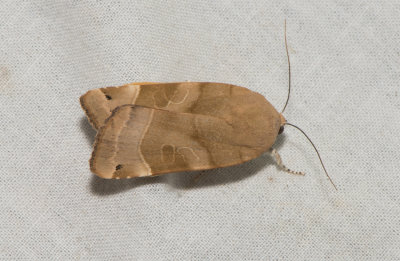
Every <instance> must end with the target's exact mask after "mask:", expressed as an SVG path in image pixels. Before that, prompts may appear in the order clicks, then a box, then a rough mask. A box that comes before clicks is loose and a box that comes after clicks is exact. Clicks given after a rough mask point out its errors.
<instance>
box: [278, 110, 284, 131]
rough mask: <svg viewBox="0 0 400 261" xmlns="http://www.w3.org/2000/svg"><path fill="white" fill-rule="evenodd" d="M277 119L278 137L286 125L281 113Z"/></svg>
mask: <svg viewBox="0 0 400 261" xmlns="http://www.w3.org/2000/svg"><path fill="white" fill-rule="evenodd" d="M279 117H280V127H279V132H278V135H279V134H281V133H282V132H283V131H284V129H285V128H284V126H285V124H286V119H285V117H284V116H283V114H282V113H281V114H279Z"/></svg>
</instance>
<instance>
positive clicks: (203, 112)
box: [81, 82, 286, 178]
mask: <svg viewBox="0 0 400 261" xmlns="http://www.w3.org/2000/svg"><path fill="white" fill-rule="evenodd" d="M126 104H131V105H126ZM81 105H82V107H83V109H84V110H85V112H86V113H87V116H88V118H89V120H90V122H92V124H93V125H94V127H95V128H98V129H99V132H98V134H97V137H96V142H95V146H94V151H93V155H92V158H91V160H90V166H91V170H92V171H93V172H94V173H96V174H97V175H98V176H100V177H102V178H130V177H141V176H153V175H159V174H163V173H168V172H179V171H190V170H205V169H212V168H218V167H226V166H232V165H236V164H240V163H243V162H245V161H248V160H251V159H254V158H256V157H258V156H260V155H261V154H262V153H264V152H266V151H268V149H269V148H271V146H272V145H273V143H274V142H275V139H276V137H277V136H278V133H279V130H280V128H281V127H283V125H284V124H285V123H286V120H285V118H284V117H283V116H282V114H280V113H278V112H277V111H276V109H275V108H274V107H273V106H272V105H271V104H270V103H269V102H268V101H267V100H266V99H265V98H264V96H262V95H261V94H259V93H256V92H253V91H250V90H249V89H246V88H243V87H239V86H236V85H231V84H224V83H207V82H180V83H162V84H128V85H125V86H120V87H109V88H104V89H97V90H91V91H89V92H87V93H86V94H85V95H83V96H82V97H81ZM121 105H124V106H121ZM115 108H116V109H115ZM105 118H107V120H105V121H104V119H105ZM102 122H103V124H102ZM101 125H103V126H101ZM99 127H100V128H99Z"/></svg>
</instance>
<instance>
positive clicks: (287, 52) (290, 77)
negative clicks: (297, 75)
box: [281, 19, 292, 113]
mask: <svg viewBox="0 0 400 261" xmlns="http://www.w3.org/2000/svg"><path fill="white" fill-rule="evenodd" d="M285 48H286V56H287V61H288V69H289V91H288V95H287V99H286V103H285V106H284V107H283V110H282V112H281V113H283V112H284V111H285V109H286V106H287V105H288V102H289V97H290V86H291V82H292V73H291V70H290V58H289V51H288V46H287V39H286V19H285Z"/></svg>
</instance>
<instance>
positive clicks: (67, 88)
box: [0, 0, 400, 260]
mask: <svg viewBox="0 0 400 261" xmlns="http://www.w3.org/2000/svg"><path fill="white" fill-rule="evenodd" d="M285 18H286V19H287V21H288V40H289V48H290V53H291V59H292V68H293V75H292V76H293V92H292V96H291V100H290V102H289V105H288V108H287V110H286V112H285V116H286V118H287V119H288V121H289V122H292V123H294V124H297V125H299V126H301V127H302V128H303V129H304V130H305V131H306V132H307V133H308V134H309V136H310V137H311V138H312V139H313V140H314V142H315V144H316V145H317V146H318V147H319V149H320V152H321V154H322V157H323V159H324V160H325V164H326V167H327V169H328V170H329V172H330V174H331V176H332V179H333V180H334V181H335V182H336V184H337V186H338V188H339V191H335V190H334V189H333V187H332V186H331V185H330V183H329V182H328V180H327V179H326V177H325V176H324V173H323V170H322V168H321V166H320V165H319V161H318V158H317V156H316V154H315V153H314V151H313V149H312V147H311V145H310V144H309V143H308V142H307V141H306V139H305V138H304V137H303V136H302V135H301V134H300V133H299V132H298V131H296V130H295V129H291V128H290V127H287V128H286V130H285V135H283V136H282V137H280V138H279V140H278V141H277V145H276V147H277V148H278V150H279V151H280V153H281V155H282V157H283V160H284V162H285V163H286V165H287V166H289V167H290V168H292V169H295V170H301V171H305V172H306V173H307V175H306V176H305V177H299V176H294V175H290V174H287V173H285V172H282V171H279V170H278V169H277V168H276V166H275V164H274V162H273V160H272V159H271V158H270V157H269V156H268V155H264V156H262V157H260V158H258V159H256V160H254V161H252V162H249V163H246V164H243V165H240V166H236V167H231V168H227V169H219V170H213V171H209V172H208V174H207V175H205V176H203V177H202V178H201V180H200V181H199V182H198V183H197V184H196V183H193V177H194V176H195V175H196V173H180V174H178V173H175V174H170V175H164V176H161V177H157V178H153V179H135V180H128V181H109V180H101V179H99V178H96V177H95V176H94V175H93V174H91V173H90V171H89V166H88V159H89V158H90V153H91V149H92V148H91V145H92V142H93V139H94V135H95V131H94V130H93V129H92V128H91V127H90V125H89V124H88V122H87V120H86V118H85V116H84V113H83V111H82V110H81V108H80V105H79V96H80V95H82V94H83V93H85V92H86V91H87V90H89V89H93V88H99V87H105V86H110V85H122V84H125V83H129V82H135V81H160V82H171V81H185V80H191V81H215V82H226V83H233V84H237V85H241V86H245V87H248V88H250V89H251V90H254V91H257V92H260V93H261V94H263V95H265V96H266V97H267V99H268V100H269V101H270V102H271V103H272V104H274V105H275V106H276V108H277V109H278V110H281V108H282V107H283V104H284V102H285V99H286V95H287V64H286V56H285V50H284V40H283V24H284V19H285ZM399 28H400V4H399V2H398V1H397V0H387V1H360V0H358V1H357V0H355V1H345V0H327V1H318V0H309V1H299V0H287V1H281V0H279V1H261V0H260V1H239V0H236V1H211V0H210V1H156V0H147V1H122V0H121V1H73V0H70V1H67V0H65V1H52V0H38V1H22V0H21V1H15V0H2V1H1V4H0V99H1V100H0V109H1V113H0V121H1V126H0V141H1V146H0V153H1V154H0V171H1V175H0V206H1V207H0V208H1V209H0V210H1V211H0V258H1V259H9V258H10V259H18V258H19V259H23V258H25V259H29V260H36V259H39V258H41V259H52V260H54V259H57V258H59V259H76V260H78V259H108V260H119V259H126V260H206V259H208V260H211V259H214V260H323V259H325V260H378V259H379V260H396V259H397V260H399V259H400V250H399V249H398V247H399V245H400V189H399V187H400V179H399V166H400V164H399V160H400V152H399V145H400V136H399V134H398V129H399V127H400V121H399V120H400V96H399V95H400V94H399V82H400V73H399V71H400V69H399V68H400V67H399V65H400V46H399V42H400V32H399Z"/></svg>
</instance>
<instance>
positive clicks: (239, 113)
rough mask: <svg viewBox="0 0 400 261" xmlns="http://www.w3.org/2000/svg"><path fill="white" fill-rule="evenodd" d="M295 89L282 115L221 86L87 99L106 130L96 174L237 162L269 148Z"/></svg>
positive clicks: (94, 119) (128, 88)
mask: <svg viewBox="0 0 400 261" xmlns="http://www.w3.org/2000/svg"><path fill="white" fill-rule="evenodd" d="M285 47H286V54H287V59H288V66H289V92H288V97H287V100H286V103H285V106H284V108H283V110H282V112H281V113H279V112H278V111H277V110H276V109H275V108H274V107H273V106H272V105H271V104H270V103H269V102H268V101H267V100H266V99H265V98H264V96H262V95H261V94H259V93H256V92H253V91H250V90H249V89H246V88H244V87H240V86H236V85H232V84H225V83H213V82H177V83H153V82H142V83H132V84H127V85H123V86H119V87H107V88H101V89H95V90H90V91H88V92H87V93H86V94H84V95H82V96H81V98H80V103H81V106H82V108H83V109H84V111H85V112H86V115H87V117H88V119H89V122H90V123H91V124H92V125H93V127H94V128H95V129H97V130H98V133H97V136H96V141H95V144H94V150H93V153H92V157H91V159H90V169H91V170H92V172H94V173H95V174H96V175H98V176H99V177H101V178H105V179H113V178H114V179H120V178H132V177H144V176H157V175H161V174H164V173H170V172H181V171H194V170H207V169H213V168H219V167H227V166H232V165H237V164H240V163H243V162H246V161H249V160H251V159H254V158H256V157H258V156H260V155H261V154H262V153H264V152H267V151H269V152H270V153H271V155H272V156H274V157H275V160H276V162H277V164H278V166H279V167H280V168H281V169H283V170H285V171H287V172H290V173H293V174H301V175H304V174H303V173H302V172H295V171H292V170H289V169H288V168H286V167H285V166H284V165H283V163H282V160H281V158H280V156H279V154H278V152H277V151H276V150H275V149H273V148H272V145H273V144H274V143H275V140H276V138H277V136H278V134H280V133H281V132H282V131H283V127H284V125H289V126H293V127H295V128H297V129H298V130H300V131H301V132H302V133H303V134H304V135H305V136H306V138H307V139H308V140H309V141H310V143H311V144H312V146H313V147H314V149H315V151H316V153H317V155H318V158H319V160H320V162H321V165H322V167H323V169H324V171H325V174H326V176H327V177H328V179H329V180H330V182H331V183H332V185H333V186H334V187H335V189H337V188H336V186H335V184H334V183H333V181H332V180H331V178H330V177H329V175H328V172H327V171H326V169H325V166H324V164H323V162H322V159H321V157H320V155H319V152H318V150H317V148H316V147H315V145H314V144H313V142H312V141H311V139H310V138H309V137H308V136H307V134H306V133H305V132H304V131H303V130H301V129H300V128H299V127H297V126H295V125H293V124H291V123H288V122H286V119H285V118H284V117H283V115H282V113H283V112H284V110H285V108H286V106H287V104H288V100H289V96H290V86H291V73H290V59H289V52H288V47H287V40H286V21H285Z"/></svg>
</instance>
